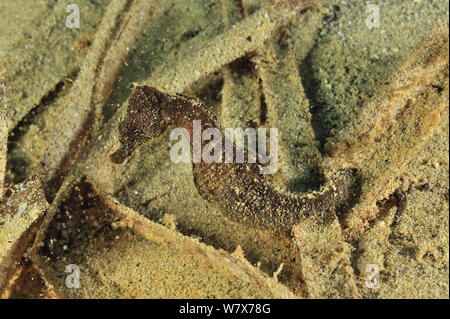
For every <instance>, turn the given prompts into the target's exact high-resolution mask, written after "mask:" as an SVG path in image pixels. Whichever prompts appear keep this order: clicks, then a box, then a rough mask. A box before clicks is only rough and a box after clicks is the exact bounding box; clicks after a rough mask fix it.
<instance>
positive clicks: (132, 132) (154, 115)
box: [111, 86, 168, 163]
mask: <svg viewBox="0 0 450 319" xmlns="http://www.w3.org/2000/svg"><path fill="white" fill-rule="evenodd" d="M167 104H168V100H167V96H166V95H165V94H163V93H161V92H159V91H158V90H157V89H155V88H153V87H150V86H137V87H136V88H135V90H134V92H133V94H132V95H131V96H130V98H129V100H128V108H127V113H126V116H125V118H124V119H123V121H122V122H121V123H119V140H120V144H121V145H120V148H119V150H118V151H117V152H115V153H114V154H113V155H112V156H111V160H112V161H113V162H115V163H122V162H123V161H124V159H125V158H126V157H128V156H129V155H130V154H131V153H132V152H133V151H134V150H135V149H136V148H137V147H139V146H140V145H142V144H144V143H146V142H147V141H150V140H152V139H154V138H156V137H158V136H160V135H161V134H162V133H163V132H164V131H165V130H166V128H167V122H166V120H165V119H164V117H163V116H162V114H161V111H162V110H163V109H164V108H166V107H167Z"/></svg>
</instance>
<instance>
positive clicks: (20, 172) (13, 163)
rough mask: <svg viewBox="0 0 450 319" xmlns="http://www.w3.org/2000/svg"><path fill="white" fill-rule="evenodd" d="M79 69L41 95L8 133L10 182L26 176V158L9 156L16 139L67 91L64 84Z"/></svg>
mask: <svg viewBox="0 0 450 319" xmlns="http://www.w3.org/2000/svg"><path fill="white" fill-rule="evenodd" d="M79 71H80V69H78V68H77V69H75V70H73V71H72V72H71V73H70V74H69V75H67V76H66V77H64V78H63V79H62V80H61V81H59V82H58V83H57V84H56V85H55V87H54V88H53V89H52V90H50V91H49V92H48V93H47V94H46V95H45V96H44V97H42V99H41V101H40V102H39V103H38V104H37V105H36V106H35V107H34V108H33V109H31V110H30V112H28V114H27V115H26V116H24V117H23V118H22V119H21V120H20V122H19V123H18V124H17V126H16V127H15V128H14V129H13V130H12V131H11V133H10V134H9V137H8V161H7V164H8V170H9V171H10V172H11V173H12V179H13V180H12V181H10V182H11V183H14V184H18V183H21V182H23V181H24V180H25V179H26V178H27V177H28V176H26V172H25V170H24V168H25V167H26V166H27V165H28V163H27V162H26V160H24V159H21V158H18V157H12V156H11V153H12V152H13V151H14V149H15V147H16V145H17V143H18V141H19V140H21V139H22V138H23V136H24V135H25V134H26V132H27V131H28V128H29V126H30V125H31V124H33V122H34V121H35V119H36V118H37V117H38V116H39V115H41V114H42V113H43V112H44V111H45V110H46V109H47V106H49V105H51V104H52V103H54V102H55V101H56V100H57V99H58V98H59V97H60V96H61V95H62V94H64V92H65V91H67V90H66V86H67V85H68V84H69V83H72V82H73V81H74V80H75V78H76V77H77V76H78V73H79Z"/></svg>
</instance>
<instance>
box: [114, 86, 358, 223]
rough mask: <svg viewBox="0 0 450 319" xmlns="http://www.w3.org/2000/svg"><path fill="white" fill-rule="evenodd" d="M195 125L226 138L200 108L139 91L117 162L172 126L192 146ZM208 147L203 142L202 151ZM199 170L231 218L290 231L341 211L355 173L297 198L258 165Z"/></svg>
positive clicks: (201, 184) (201, 182)
mask: <svg viewBox="0 0 450 319" xmlns="http://www.w3.org/2000/svg"><path fill="white" fill-rule="evenodd" d="M193 120H201V123H202V130H204V129H206V128H208V127H215V128H218V129H219V130H221V132H222V136H223V137H224V136H225V134H224V131H223V129H222V127H221V126H220V125H219V124H218V123H217V119H216V117H215V115H214V114H213V113H211V112H210V111H209V110H208V109H207V108H206V107H205V106H204V105H203V104H201V103H200V102H198V101H196V100H194V99H192V98H190V97H187V96H184V95H181V94H177V95H169V94H165V93H162V92H160V91H158V90H157V89H155V88H153V87H149V86H138V87H136V88H135V91H134V93H133V94H132V96H131V97H130V100H129V104H128V110H127V114H126V117H125V119H124V121H123V122H122V123H120V124H119V132H120V142H121V147H120V149H119V150H118V151H117V152H116V153H114V154H113V155H112V157H111V159H112V160H113V161H114V162H115V163H121V162H123V160H124V159H125V158H126V157H127V156H129V155H130V154H131V153H132V152H133V151H134V150H135V149H136V148H137V147H138V146H140V145H142V144H144V143H146V142H147V141H149V140H151V139H153V138H156V137H158V136H160V135H161V134H162V133H163V132H164V131H165V130H166V129H167V128H168V127H169V126H172V127H184V128H186V129H187V130H188V131H189V133H190V135H191V141H192V134H193V127H192V123H193ZM224 138H225V137H224ZM206 143H207V142H202V144H203V145H202V148H203V146H204V144H206ZM222 145H225V144H224V141H223V143H222ZM235 147H236V146H235ZM234 154H235V153H234ZM244 154H246V153H244ZM222 155H223V156H224V154H222ZM222 158H224V157H222ZM245 158H246V159H247V156H246V155H245ZM193 169H194V176H195V183H196V186H197V189H198V191H199V193H200V194H201V195H202V196H203V198H205V199H206V200H207V201H209V202H211V203H213V204H215V205H216V206H217V207H218V209H219V210H220V211H221V212H222V214H223V215H224V216H225V217H227V218H229V219H230V220H233V221H236V222H239V223H243V224H246V225H249V226H252V227H256V228H263V229H286V230H287V229H289V228H290V227H291V226H293V225H294V224H296V223H298V222H300V221H301V220H302V219H304V218H307V217H309V216H311V215H313V214H315V213H318V212H321V211H326V210H327V209H329V208H331V207H334V206H336V205H337V204H338V203H340V202H341V201H342V200H343V199H344V198H345V197H346V195H348V194H349V192H350V190H351V186H352V185H353V183H354V179H353V175H352V172H351V171H350V170H342V171H339V172H338V173H337V174H336V175H335V176H334V177H333V179H332V181H330V182H329V183H328V184H327V185H325V186H323V187H322V188H321V189H320V190H319V191H317V192H311V193H305V194H294V193H289V192H282V191H280V190H278V189H276V188H274V187H273V186H272V185H271V184H270V183H268V182H267V181H266V180H265V179H264V178H263V177H262V175H261V174H260V173H259V166H258V164H256V163H247V162H246V163H243V164H238V163H203V162H202V163H198V164H195V163H194V164H193Z"/></svg>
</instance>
